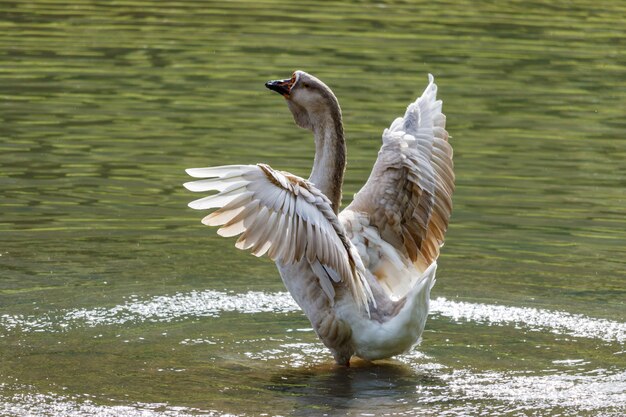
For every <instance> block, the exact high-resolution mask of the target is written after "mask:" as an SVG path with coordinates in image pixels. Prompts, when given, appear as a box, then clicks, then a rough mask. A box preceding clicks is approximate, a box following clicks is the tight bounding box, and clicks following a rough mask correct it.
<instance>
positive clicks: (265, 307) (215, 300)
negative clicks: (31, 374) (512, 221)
mask: <svg viewBox="0 0 626 417" xmlns="http://www.w3.org/2000/svg"><path fill="white" fill-rule="evenodd" d="M430 310H431V314H432V315H434V316H435V317H444V318H448V319H451V320H453V321H455V322H458V321H462V320H465V321H470V322H477V323H484V324H487V325H514V326H519V327H522V328H525V329H527V330H529V331H538V330H548V331H550V332H552V333H554V334H561V335H569V336H574V337H584V338H591V339H599V340H602V341H605V342H617V343H624V342H626V323H622V322H617V321H612V320H607V319H598V318H593V317H587V316H584V315H582V314H573V313H567V312H560V311H551V310H545V309H537V308H530V307H509V306H502V305H493V304H481V303H469V302H463V301H450V300H447V299H445V298H437V299H434V300H432V301H431V308H430ZM294 311H299V307H298V306H297V304H296V303H295V301H293V299H292V298H291V296H290V295H289V294H288V293H285V292H279V293H264V292H260V291H250V292H246V293H239V294H237V293H226V292H222V291H213V290H207V291H192V292H189V293H179V294H174V295H161V296H155V297H152V298H149V299H146V300H138V299H136V298H135V299H131V300H129V301H127V302H125V303H123V304H120V305H117V306H114V307H112V308H92V309H74V310H67V311H59V312H51V313H47V314H43V315H9V314H5V315H3V316H1V317H0V334H1V333H2V332H7V331H13V330H17V329H19V330H21V331H24V332H38V331H46V332H51V331H67V330H70V329H73V328H79V327H83V326H87V327H95V326H103V325H124V324H128V323H141V322H169V321H177V320H184V319H187V318H197V317H218V316H219V315H220V314H222V313H224V312H239V313H243V314H254V313H274V314H279V313H290V312H294Z"/></svg>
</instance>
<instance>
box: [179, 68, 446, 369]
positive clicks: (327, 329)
mask: <svg viewBox="0 0 626 417" xmlns="http://www.w3.org/2000/svg"><path fill="white" fill-rule="evenodd" d="M265 86H266V87H267V88H268V89H270V90H272V91H275V92H276V93H278V94H280V95H282V96H283V97H284V99H285V101H286V103H287V106H288V108H289V110H290V111H291V113H292V115H293V118H294V120H295V122H296V124H297V125H298V126H300V127H302V128H305V129H308V130H310V131H312V132H313V136H314V139H315V157H314V161H313V169H312V171H311V175H310V176H309V178H308V180H307V179H304V178H301V177H298V176H296V175H293V174H290V173H288V172H284V171H279V170H276V169H274V168H271V167H270V166H268V165H266V164H262V163H258V164H256V165H225V166H217V167H208V168H191V169H188V170H186V172H187V173H188V174H189V175H190V176H191V177H193V178H196V180H194V181H190V182H187V183H185V184H184V186H185V187H186V188H187V189H188V190H190V191H193V192H207V191H217V193H213V194H211V195H208V196H205V197H203V198H200V199H197V200H195V201H192V202H191V203H189V207H191V208H192V209H197V210H207V209H215V210H213V211H212V212H211V213H210V214H208V215H207V216H206V217H204V218H203V219H202V223H203V224H205V225H208V226H221V227H220V228H219V229H218V230H217V233H218V234H219V235H221V236H224V237H232V236H238V235H239V238H238V240H237V241H236V243H235V246H236V247H237V248H239V249H244V250H249V251H251V252H252V254H254V255H256V256H262V255H267V256H269V258H271V259H272V260H273V261H274V262H275V263H276V266H277V267H278V271H279V273H280V276H281V278H282V281H283V282H284V285H285V287H286V288H287V290H288V291H289V292H290V293H291V295H292V297H293V298H294V300H295V301H296V303H297V304H298V305H299V306H300V308H301V309H302V310H303V312H304V313H305V315H306V316H307V318H308V319H309V321H310V322H311V325H312V327H313V329H314V331H315V333H316V334H317V336H318V337H319V339H320V340H321V341H322V342H323V343H324V345H326V347H327V348H328V349H329V350H330V351H331V353H332V355H333V357H334V359H335V361H336V363H337V364H338V365H343V366H350V359H351V358H352V357H353V356H357V357H360V358H362V359H364V360H366V361H374V360H377V359H384V358H389V357H392V356H395V355H398V354H401V353H404V352H407V351H409V350H410V349H411V348H412V347H413V346H414V345H416V344H417V343H419V342H420V340H421V334H422V332H423V330H424V326H425V323H426V317H427V315H428V308H429V299H430V291H431V288H432V287H433V285H434V283H435V272H436V269H437V262H436V261H437V257H438V256H439V251H440V247H441V246H442V245H443V241H444V234H445V232H446V230H447V227H448V221H449V218H450V214H451V211H452V192H453V190H454V172H453V163H452V147H451V146H450V144H449V143H448V133H447V131H446V129H445V123H446V118H445V115H444V114H443V113H442V112H441V110H442V101H441V100H437V85H436V84H435V82H434V77H433V76H432V75H430V74H429V82H428V86H427V87H426V89H425V90H424V92H423V94H422V95H421V96H420V97H419V98H417V100H416V101H415V102H413V103H411V104H410V105H409V106H408V108H407V110H406V112H405V114H404V116H403V117H399V118H397V119H395V120H394V121H393V123H392V124H391V126H390V127H389V128H388V129H385V130H384V132H383V134H382V146H381V148H380V151H379V152H378V157H377V160H376V162H375V163H374V167H373V169H372V172H371V174H370V176H369V178H368V180H367V182H366V183H365V185H364V186H363V187H362V188H361V190H360V191H359V192H358V193H357V194H355V195H354V199H353V201H352V202H351V203H350V204H349V205H348V206H347V207H346V208H344V209H343V210H342V211H341V212H339V208H340V205H341V193H342V190H341V189H342V183H343V178H344V170H345V166H346V143H345V137H344V130H343V123H342V115H341V109H340V107H339V103H338V101H337V98H336V97H335V94H334V93H333V92H332V91H331V89H330V88H329V87H328V86H327V85H326V84H324V83H323V82H322V81H321V80H319V79H318V78H316V77H314V76H313V75H310V74H308V73H306V72H304V71H295V72H294V73H293V76H292V77H291V78H288V79H284V80H275V81H268V82H267V83H266V84H265Z"/></svg>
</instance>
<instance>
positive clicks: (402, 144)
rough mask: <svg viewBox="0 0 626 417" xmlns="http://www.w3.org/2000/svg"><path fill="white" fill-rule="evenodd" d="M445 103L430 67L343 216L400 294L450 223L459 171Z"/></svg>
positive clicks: (381, 276)
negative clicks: (456, 171)
mask: <svg viewBox="0 0 626 417" xmlns="http://www.w3.org/2000/svg"><path fill="white" fill-rule="evenodd" d="M441 107H442V102H441V100H437V85H436V84H435V83H434V78H433V76H432V75H429V84H428V86H427V87H426V89H425V90H424V93H423V94H422V96H421V97H419V98H418V99H417V100H416V101H415V102H414V103H411V104H410V105H409V106H408V108H407V110H406V113H405V114H404V117H400V118H397V119H396V120H394V122H393V123H392V124H391V127H389V129H385V131H384V133H383V145H382V147H381V149H380V151H379V153H378V159H377V160H376V162H375V164H374V168H373V169H372V173H371V175H370V177H369V179H368V180H367V183H366V184H365V185H364V186H363V188H362V189H361V190H360V191H359V192H358V193H357V194H356V195H355V197H354V201H353V202H352V203H351V204H350V205H349V206H348V207H347V208H346V209H345V210H344V211H343V212H342V213H341V214H340V216H339V217H340V219H341V221H342V223H343V225H344V227H345V229H346V231H347V233H348V235H349V236H350V238H351V240H352V241H353V243H354V244H355V245H356V247H357V249H358V250H359V253H360V254H361V255H362V257H363V262H364V264H365V265H366V267H368V268H369V269H370V271H372V272H373V273H374V274H375V275H376V277H377V278H378V280H379V282H380V283H381V284H382V285H383V287H385V288H386V289H387V290H388V291H389V292H390V293H392V295H396V296H401V295H403V294H405V293H406V292H408V290H409V289H410V286H411V285H412V284H413V283H412V282H411V280H414V279H416V278H415V275H418V276H419V275H420V274H421V273H422V272H424V271H425V270H426V268H428V266H429V265H431V264H432V263H433V262H435V261H436V259H437V257H438V256H439V248H440V246H441V245H442V244H443V240H444V234H445V232H446V229H447V227H448V219H449V218H450V212H451V210H452V192H453V190H454V172H453V164H452V147H451V146H450V144H449V143H448V132H446V129H445V123H446V118H445V116H444V114H443V113H442V112H441ZM403 275H404V276H403ZM411 275H412V277H411Z"/></svg>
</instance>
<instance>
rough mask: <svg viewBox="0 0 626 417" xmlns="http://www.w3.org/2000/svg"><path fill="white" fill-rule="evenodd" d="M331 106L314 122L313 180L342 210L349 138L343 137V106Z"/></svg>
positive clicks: (333, 203)
mask: <svg viewBox="0 0 626 417" xmlns="http://www.w3.org/2000/svg"><path fill="white" fill-rule="evenodd" d="M329 110H330V111H329V113H328V114H326V115H325V116H324V117H320V120H316V121H315V122H314V123H312V124H313V126H314V127H313V135H314V136H315V160H314V161H313V169H312V170H311V176H310V177H309V181H311V182H312V183H313V184H315V186H316V187H317V188H318V189H319V190H320V191H321V192H323V193H324V195H326V197H328V199H329V200H330V202H331V204H332V207H333V211H334V212H335V213H338V212H339V206H340V205H341V186H342V184H343V173H344V170H345V168H346V142H345V140H344V137H343V123H342V121H341V110H340V109H339V106H338V105H336V106H333V107H332V108H331V109H329Z"/></svg>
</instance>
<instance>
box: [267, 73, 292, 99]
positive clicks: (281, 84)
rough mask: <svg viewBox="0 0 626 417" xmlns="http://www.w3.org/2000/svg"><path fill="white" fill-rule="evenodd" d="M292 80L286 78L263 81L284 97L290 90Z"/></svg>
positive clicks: (287, 95) (287, 96)
mask: <svg viewBox="0 0 626 417" xmlns="http://www.w3.org/2000/svg"><path fill="white" fill-rule="evenodd" d="M291 85H292V80H291V79H289V78H287V79H286V80H273V81H268V82H266V83H265V86H266V87H267V88H269V89H270V90H272V91H276V92H277V93H278V94H280V95H282V96H283V97H285V98H289V92H290V91H291Z"/></svg>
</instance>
